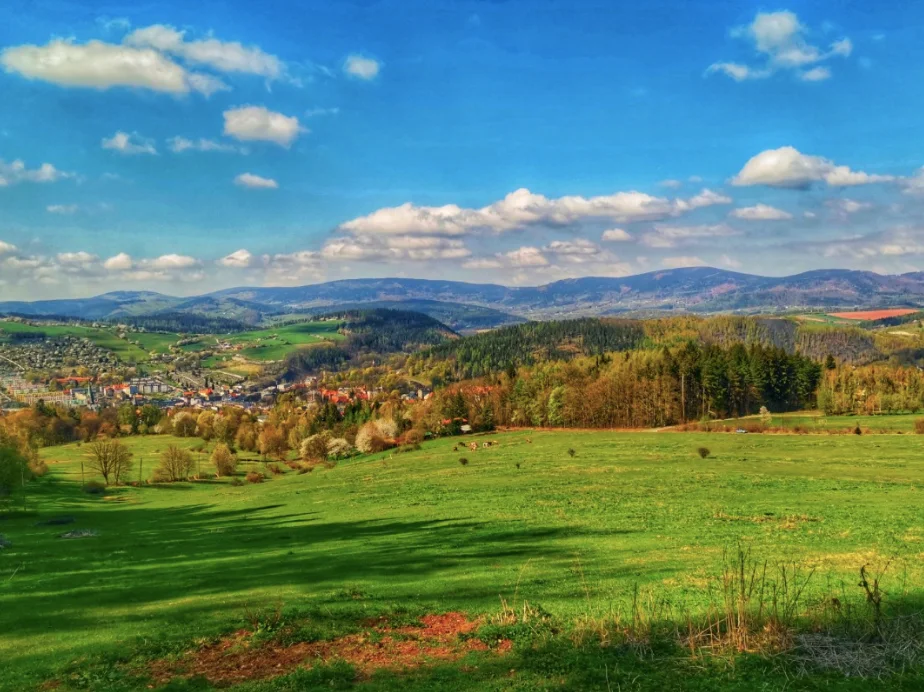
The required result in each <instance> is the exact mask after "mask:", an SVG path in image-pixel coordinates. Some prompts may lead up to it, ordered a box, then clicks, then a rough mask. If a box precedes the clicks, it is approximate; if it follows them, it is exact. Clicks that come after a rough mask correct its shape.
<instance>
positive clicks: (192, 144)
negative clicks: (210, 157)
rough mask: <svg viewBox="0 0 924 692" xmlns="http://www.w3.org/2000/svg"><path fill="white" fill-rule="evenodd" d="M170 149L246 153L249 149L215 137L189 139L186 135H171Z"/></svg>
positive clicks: (178, 151)
mask: <svg viewBox="0 0 924 692" xmlns="http://www.w3.org/2000/svg"><path fill="white" fill-rule="evenodd" d="M167 145H168V146H169V147H170V151H172V152H174V153H177V154H182V153H183V152H184V151H218V152H223V153H233V154H246V153H248V152H247V149H245V148H244V147H239V146H236V145H234V144H226V143H225V142H217V141H215V140H214V139H205V138H202V137H200V138H199V139H187V138H186V137H180V136H177V137H171V138H170V139H168V140H167Z"/></svg>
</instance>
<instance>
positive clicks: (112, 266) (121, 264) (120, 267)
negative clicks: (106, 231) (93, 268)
mask: <svg viewBox="0 0 924 692" xmlns="http://www.w3.org/2000/svg"><path fill="white" fill-rule="evenodd" d="M133 265H134V261H133V260H132V258H131V255H129V254H127V253H124V252H120V253H119V254H118V255H113V256H112V257H110V258H109V259H107V260H106V261H105V262H103V268H104V269H106V270H107V271H112V272H117V271H127V270H129V269H131V268H132V266H133Z"/></svg>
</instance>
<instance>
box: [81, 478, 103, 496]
mask: <svg viewBox="0 0 924 692" xmlns="http://www.w3.org/2000/svg"><path fill="white" fill-rule="evenodd" d="M83 491H84V492H85V493H87V494H88V495H102V494H103V493H104V492H106V484H105V483H100V482H99V481H88V482H87V484H86V485H85V486H83Z"/></svg>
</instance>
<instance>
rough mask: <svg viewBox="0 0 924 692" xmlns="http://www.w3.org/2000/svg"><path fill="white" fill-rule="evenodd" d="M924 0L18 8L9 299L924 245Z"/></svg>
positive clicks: (6, 161)
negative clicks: (907, 2)
mask: <svg viewBox="0 0 924 692" xmlns="http://www.w3.org/2000/svg"><path fill="white" fill-rule="evenodd" d="M129 10H130V11H129ZM409 17H410V18H412V19H413V21H408V18H409ZM922 18H924V7H890V6H887V5H886V6H878V5H877V6H875V8H874V10H873V9H866V8H864V7H861V6H859V5H853V6H847V7H845V6H843V4H842V3H836V2H831V1H828V2H819V3H813V4H811V5H808V4H805V3H795V2H794V3H789V5H788V6H785V5H784V6H783V7H780V8H778V9H777V8H772V11H770V10H769V9H766V8H765V9H759V8H758V7H757V6H754V5H750V4H748V5H747V6H741V5H738V4H736V3H731V2H720V3H709V4H708V5H707V4H705V3H696V4H690V3H681V2H679V1H678V0H672V1H668V0H659V1H657V2H652V3H647V4H645V5H644V6H637V5H635V4H629V3H623V2H614V3H612V4H610V5H607V6H606V7H605V8H603V9H601V7H600V6H599V5H597V4H596V3H589V2H562V1H559V0H553V1H550V2H546V3H543V4H542V5H541V6H537V5H536V3H532V2H526V1H525V0H512V1H511V2H506V3H490V2H482V1H469V2H459V3H456V2H454V3H432V2H431V3H422V2H407V1H402V2H372V3H369V2H359V1H358V0H357V1H356V2H341V3H336V4H332V3H326V2H317V1H315V2H307V3H299V4H298V6H297V7H293V6H291V3H285V2H267V3H262V4H260V5H257V6H254V5H250V4H245V3H242V2H237V1H230V0H228V1H221V2H208V3H205V4H195V5H188V4H182V3H177V2H166V3H159V4H157V5H155V6H143V7H137V8H134V7H124V6H123V7H118V8H113V6H112V5H109V4H107V3H104V2H80V3H76V2H65V3H57V2H56V3H51V2H45V1H39V2H34V3H30V4H29V6H28V9H24V8H22V7H7V8H0V89H2V90H3V92H4V94H5V95H6V97H7V98H6V99H5V106H0V205H2V207H0V209H2V211H3V223H2V224H0V300H3V301H11V300H37V299H51V298H68V297H78V296H79V297H90V296H95V295H99V294H103V293H107V292H110V291H116V290H129V291H131V290H151V291H156V292H159V293H164V294H167V295H175V296H189V295H199V294H204V293H211V292H214V291H217V290H221V289H225V288H231V287H239V286H299V285H308V284H316V283H323V282H325V281H333V280H338V279H350V278H421V279H437V280H439V279H445V280H454V281H465V282H469V283H494V284H501V285H505V286H537V285H544V284H547V283H551V282H554V281H557V280H560V279H565V278H579V277H588V276H595V277H596V276H624V275H635V274H641V273H646V272H650V271H656V270H661V269H671V268H678V267H688V266H714V267H717V268H722V269H728V270H734V271H740V272H743V273H750V274H758V275H762V276H789V275H793V274H798V273H802V272H805V271H809V270H814V269H832V268H845V269H857V270H870V271H875V272H877V273H880V274H902V273H907V272H911V271H918V270H919V269H920V268H921V266H922V263H921V260H922V256H924V231H922V229H921V226H920V218H921V211H922V210H924V172H922V171H924V169H922V168H921V166H922V165H924V156H922V157H919V158H915V157H914V155H912V156H910V157H909V156H908V154H907V153H906V152H908V151H912V152H913V151H914V149H915V146H916V145H917V144H918V143H919V142H920V141H921V139H922V135H921V134H920V128H919V125H918V120H919V113H920V111H921V108H920V103H919V102H920V100H921V98H922V97H920V96H919V95H918V94H917V90H915V89H909V88H907V85H908V84H913V83H914V81H913V80H914V79H915V77H916V76H917V73H916V70H915V62H916V61H915V60H914V58H915V56H916V55H917V54H918V53H920V52H921V51H922V50H924V49H922V48H921V47H920V46H919V45H918V41H917V35H918V33H919V32H917V31H916V29H917V27H919V26H920V25H921V23H922V22H921V19H922Z"/></svg>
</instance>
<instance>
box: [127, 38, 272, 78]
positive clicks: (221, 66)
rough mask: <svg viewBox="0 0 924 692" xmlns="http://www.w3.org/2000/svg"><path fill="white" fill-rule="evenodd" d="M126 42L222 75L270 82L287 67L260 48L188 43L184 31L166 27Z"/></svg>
mask: <svg viewBox="0 0 924 692" xmlns="http://www.w3.org/2000/svg"><path fill="white" fill-rule="evenodd" d="M123 42H124V43H125V44H126V45H128V46H135V47H142V48H153V49H155V50H157V51H160V52H161V53H167V54H169V55H173V56H176V57H178V58H181V59H182V60H183V61H185V62H187V63H191V64H194V65H201V66H206V67H210V68H212V69H213V70H217V71H219V72H225V73H233V72H237V73H242V74H251V75H258V76H260V77H265V78H267V79H278V78H279V77H280V76H282V74H283V72H284V65H283V63H282V61H281V60H280V59H279V58H277V57H276V56H275V55H270V54H269V53H266V52H264V51H263V50H261V49H260V48H258V47H257V46H245V45H243V44H241V43H239V42H237V41H219V40H218V39H216V38H212V37H210V38H206V39H200V40H193V41H187V40H186V32H185V31H178V30H177V29H175V28H174V27H172V26H168V25H165V24H154V25H152V26H149V27H145V28H143V29H137V30H135V31H133V32H132V33H131V34H129V35H128V36H126V37H125V39H124V41H123Z"/></svg>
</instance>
